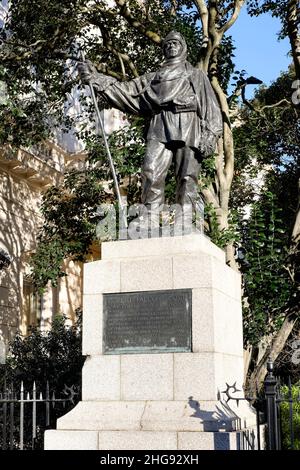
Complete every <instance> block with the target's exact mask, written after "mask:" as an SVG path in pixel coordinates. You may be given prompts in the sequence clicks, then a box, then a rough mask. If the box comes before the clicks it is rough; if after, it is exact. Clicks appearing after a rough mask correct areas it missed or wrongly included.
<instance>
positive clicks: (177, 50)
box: [164, 39, 182, 59]
mask: <svg viewBox="0 0 300 470" xmlns="http://www.w3.org/2000/svg"><path fill="white" fill-rule="evenodd" d="M181 52H182V45H181V43H180V42H179V41H177V39H170V40H169V41H167V42H166V44H165V45H164V55H165V58H166V59H174V58H175V57H178V56H179V55H180V54H181Z"/></svg>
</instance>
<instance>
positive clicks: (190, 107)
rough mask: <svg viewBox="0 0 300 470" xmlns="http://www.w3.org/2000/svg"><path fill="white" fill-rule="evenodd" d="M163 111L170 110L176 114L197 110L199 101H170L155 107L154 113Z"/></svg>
mask: <svg viewBox="0 0 300 470" xmlns="http://www.w3.org/2000/svg"><path fill="white" fill-rule="evenodd" d="M162 111H170V112H172V113H174V114H178V113H188V112H197V102H196V101H195V102H193V103H180V104H179V103H168V104H166V105H161V106H160V107H159V108H157V109H153V114H160V113H161V112H162Z"/></svg>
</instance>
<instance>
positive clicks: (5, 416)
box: [0, 382, 78, 450]
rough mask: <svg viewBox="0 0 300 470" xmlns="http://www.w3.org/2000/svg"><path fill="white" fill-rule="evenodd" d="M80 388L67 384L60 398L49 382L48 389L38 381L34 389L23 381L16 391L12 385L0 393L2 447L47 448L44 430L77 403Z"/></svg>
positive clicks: (3, 448)
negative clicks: (25, 387)
mask: <svg viewBox="0 0 300 470" xmlns="http://www.w3.org/2000/svg"><path fill="white" fill-rule="evenodd" d="M77 395H78V392H77V391H76V390H75V387H66V386H65V389H64V390H63V393H62V396H61V397H59V398H57V397H56V394H55V392H54V391H51V389H50V386H49V383H47V384H46V386H45V388H44V390H41V389H40V387H37V386H36V383H35V382H34V383H33V385H32V388H31V390H30V391H28V390H25V389H24V384H23V382H21V384H20V386H19V390H18V391H16V390H15V389H14V387H13V386H12V385H9V386H7V385H6V384H5V385H4V387H3V390H2V392H1V393H0V449H2V450H9V449H10V450H14V449H18V450H24V449H38V448H43V434H44V431H45V430H46V429H51V428H54V427H55V422H56V419H57V418H58V417H59V416H61V415H63V414H65V413H66V412H67V411H69V409H70V408H71V407H72V406H74V405H75V402H76V396H77Z"/></svg>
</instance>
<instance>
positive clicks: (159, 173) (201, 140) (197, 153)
mask: <svg viewBox="0 0 300 470" xmlns="http://www.w3.org/2000/svg"><path fill="white" fill-rule="evenodd" d="M162 49H163V54H164V57H165V61H164V62H163V64H162V65H161V67H160V68H159V69H158V70H157V71H156V72H152V73H147V74H145V75H143V76H141V77H138V78H135V79H134V80H130V81H128V82H118V81H117V80H116V79H114V78H111V77H107V76H106V75H104V74H101V73H98V72H97V71H96V69H95V68H94V67H92V66H91V65H90V64H86V63H85V64H81V65H79V71H80V74H81V77H82V79H83V81H84V82H88V81H89V82H90V83H92V85H93V87H94V90H95V92H96V95H97V96H98V97H99V99H100V101H101V105H102V107H114V108H117V109H119V110H121V111H123V112H125V113H131V114H137V115H142V116H150V117H151V121H150V126H149V129H148V133H147V149H146V155H145V159H144V163H143V167H142V198H141V202H142V204H145V205H146V206H147V207H149V209H151V210H156V209H157V208H158V207H159V206H161V205H162V204H163V203H164V188H165V179H166V175H167V172H168V169H169V167H170V165H171V162H172V159H173V158H174V159H175V168H176V170H175V171H176V183H177V190H176V202H177V204H180V205H181V206H182V207H183V208H184V207H185V206H186V205H191V204H192V205H193V206H194V207H196V205H197V202H198V200H199V194H198V176H199V172H200V165H201V161H202V159H203V158H204V157H205V156H207V155H210V154H212V153H213V152H214V150H215V146H216V141H217V138H218V137H219V136H220V134H221V133H222V117H221V112H220V108H219V105H218V102H217V99H216V96H215V94H214V91H213V89H212V87H211V84H210V82H209V80H208V78H207V76H206V74H205V73H204V72H203V71H201V70H199V69H197V68H194V67H193V66H192V65H191V64H190V63H189V62H188V61H187V60H186V56H187V45H186V42H185V39H184V38H183V37H182V36H181V34H180V33H178V32H176V31H172V32H170V33H169V34H168V35H167V36H166V38H165V39H164V41H163V43H162Z"/></svg>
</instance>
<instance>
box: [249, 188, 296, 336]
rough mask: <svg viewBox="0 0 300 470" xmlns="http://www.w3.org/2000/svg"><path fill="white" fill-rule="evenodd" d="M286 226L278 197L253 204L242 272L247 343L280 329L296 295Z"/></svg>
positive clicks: (267, 196)
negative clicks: (288, 271)
mask: <svg viewBox="0 0 300 470" xmlns="http://www.w3.org/2000/svg"><path fill="white" fill-rule="evenodd" d="M269 186H271V183H270V182H269ZM284 227H285V223H284V221H283V213H282V209H281V208H280V206H279V202H278V198H277V196H276V194H275V193H273V192H272V191H270V190H267V191H265V192H264V193H263V194H262V195H261V198H260V199H259V200H258V201H256V202H254V203H253V205H252V208H251V214H250V218H249V219H248V220H245V221H244V227H243V244H242V246H243V248H244V249H245V252H246V258H245V260H243V261H242V262H241V269H242V272H243V288H244V296H243V303H244V308H243V312H244V338H245V342H246V343H250V344H254V345H255V344H257V343H258V342H259V341H260V340H261V338H262V337H264V336H266V335H268V334H270V333H273V332H274V331H276V330H277V329H278V328H279V327H280V326H281V324H282V322H283V319H284V311H285V309H286V308H287V306H288V304H289V301H290V298H291V296H292V294H293V290H294V286H293V283H292V282H291V280H290V278H289V275H288V273H287V271H286V269H285V265H286V263H287V258H288V252H287V246H288V232H287V230H285V229H284Z"/></svg>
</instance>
